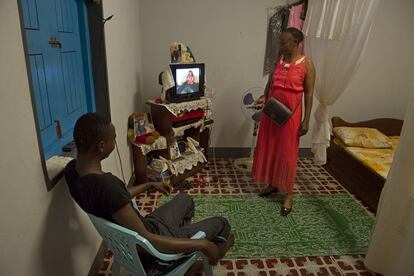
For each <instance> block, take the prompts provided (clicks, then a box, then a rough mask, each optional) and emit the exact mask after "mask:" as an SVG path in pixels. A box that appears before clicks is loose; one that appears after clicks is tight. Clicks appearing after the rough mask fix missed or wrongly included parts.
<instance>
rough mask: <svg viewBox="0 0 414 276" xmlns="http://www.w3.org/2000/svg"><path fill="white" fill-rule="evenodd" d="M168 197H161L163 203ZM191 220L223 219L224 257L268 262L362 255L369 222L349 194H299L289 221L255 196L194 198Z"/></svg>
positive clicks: (276, 205) (270, 203) (275, 206)
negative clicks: (228, 245)
mask: <svg viewBox="0 0 414 276" xmlns="http://www.w3.org/2000/svg"><path fill="white" fill-rule="evenodd" d="M169 198H170V197H162V198H161V202H160V203H161V204H162V203H163V202H166V201H168V200H169ZM193 199H194V201H195V206H196V214H195V220H194V221H198V220H201V219H203V218H207V217H211V216H217V215H220V216H224V217H226V218H227V219H228V220H229V221H230V224H231V226H232V231H233V232H234V235H235V239H236V242H235V246H234V247H233V248H232V249H231V250H230V251H229V252H228V253H227V255H226V258H230V259H231V258H243V257H245V258H269V257H299V256H326V255H348V254H364V253H366V250H367V248H368V242H369V238H370V233H371V229H372V227H373V218H372V217H371V216H370V215H369V214H368V213H367V212H366V211H365V210H364V209H362V208H361V207H359V206H358V204H357V203H356V202H355V200H354V199H353V198H352V197H351V196H349V195H347V194H337V195H297V196H295V197H294V206H293V210H292V212H291V213H290V215H289V216H287V217H281V216H280V215H279V211H280V206H281V204H282V202H283V201H282V198H278V202H277V203H275V201H274V198H273V197H272V198H267V199H263V198H259V197H257V196H256V195H240V196H227V195H223V196H221V195H220V196H219V195H214V196H208V195H195V196H193Z"/></svg>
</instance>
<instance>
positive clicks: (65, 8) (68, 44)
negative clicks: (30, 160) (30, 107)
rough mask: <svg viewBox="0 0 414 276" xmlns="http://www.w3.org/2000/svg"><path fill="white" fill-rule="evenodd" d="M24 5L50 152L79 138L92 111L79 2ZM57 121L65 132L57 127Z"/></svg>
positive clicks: (26, 1)
mask: <svg viewBox="0 0 414 276" xmlns="http://www.w3.org/2000/svg"><path fill="white" fill-rule="evenodd" d="M21 6H22V11H23V22H24V28H25V34H26V41H27V49H28V55H29V63H30V66H29V67H30V70H31V81H32V84H33V85H32V87H33V90H34V97H35V106H36V113H37V118H38V123H39V129H40V134H41V139H42V145H43V150H44V152H45V156H46V158H49V157H51V156H52V155H57V154H60V153H61V148H62V146H63V145H65V144H66V143H68V142H70V141H71V140H72V139H73V137H72V132H73V126H74V124H75V122H76V120H77V119H78V118H79V117H80V116H81V115H83V114H84V113H86V112H87V111H88V106H87V102H86V93H88V91H87V89H86V87H85V80H84V78H85V72H84V68H85V67H84V66H83V60H82V52H81V49H82V48H81V39H80V30H79V19H78V3H77V1H76V0H34V1H33V0H21ZM89 92H90V91H89ZM89 108H90V109H92V107H89ZM57 123H59V125H60V128H61V133H62V134H63V136H60V135H58V133H57V129H56V124H57Z"/></svg>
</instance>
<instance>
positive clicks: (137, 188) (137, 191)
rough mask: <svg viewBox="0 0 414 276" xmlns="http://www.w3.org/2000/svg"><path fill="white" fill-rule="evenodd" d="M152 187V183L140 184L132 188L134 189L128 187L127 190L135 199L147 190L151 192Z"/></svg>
mask: <svg viewBox="0 0 414 276" xmlns="http://www.w3.org/2000/svg"><path fill="white" fill-rule="evenodd" d="M151 187H152V184H151V182H147V183H144V184H140V185H137V186H132V187H128V188H127V190H128V192H129V194H130V195H131V196H132V197H134V196H136V195H138V194H140V193H143V192H146V191H147V190H149V189H150V188H151Z"/></svg>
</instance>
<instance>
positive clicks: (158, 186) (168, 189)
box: [150, 182, 172, 195]
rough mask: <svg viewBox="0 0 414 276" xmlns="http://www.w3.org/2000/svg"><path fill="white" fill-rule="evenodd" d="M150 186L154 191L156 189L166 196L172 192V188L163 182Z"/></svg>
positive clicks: (153, 183) (152, 183)
mask: <svg viewBox="0 0 414 276" xmlns="http://www.w3.org/2000/svg"><path fill="white" fill-rule="evenodd" d="M150 184H151V188H153V189H155V190H157V191H159V192H161V193H163V194H165V195H169V194H170V192H171V190H172V188H171V186H168V187H167V186H166V185H164V183H162V182H150Z"/></svg>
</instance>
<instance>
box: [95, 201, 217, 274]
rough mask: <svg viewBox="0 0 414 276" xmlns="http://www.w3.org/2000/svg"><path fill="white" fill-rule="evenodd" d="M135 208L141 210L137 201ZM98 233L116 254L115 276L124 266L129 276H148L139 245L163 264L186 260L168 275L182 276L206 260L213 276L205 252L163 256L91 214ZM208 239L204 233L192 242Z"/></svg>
mask: <svg viewBox="0 0 414 276" xmlns="http://www.w3.org/2000/svg"><path fill="white" fill-rule="evenodd" d="M132 204H133V205H134V208H135V209H137V210H138V207H137V205H136V202H135V199H133V200H132ZM88 215H89V218H90V219H91V221H92V223H93V225H94V226H95V228H96V230H97V231H98V232H99V234H100V235H101V237H102V239H103V240H104V241H105V243H106V244H107V245H108V247H109V249H110V250H111V251H112V253H113V258H114V260H113V263H112V275H113V276H118V275H119V273H120V269H121V266H123V267H124V268H125V269H126V270H127V271H128V272H129V273H131V274H132V275H136V276H138V275H139V276H141V275H144V276H145V275H147V274H146V272H145V270H144V267H143V266H142V263H141V260H140V258H139V255H138V252H137V247H136V246H137V245H138V246H140V247H141V248H143V249H144V250H146V251H147V252H148V253H149V254H151V255H152V256H154V257H155V258H157V259H158V260H159V261H160V262H162V261H175V260H180V259H181V258H186V260H185V261H184V262H183V263H181V264H180V265H178V266H177V267H175V268H174V269H173V270H172V271H170V272H168V273H167V274H166V275H169V276H173V275H174V276H182V275H184V274H185V272H186V271H187V270H188V269H189V268H190V267H191V266H192V265H193V264H194V262H195V261H197V260H198V259H200V258H201V259H202V260H203V264H204V275H206V276H213V270H212V267H211V266H210V264H209V263H208V259H207V257H206V256H205V255H204V254H202V253H201V252H193V253H190V254H183V253H181V254H166V253H161V252H159V251H158V250H157V249H155V247H154V246H153V245H152V244H151V243H150V242H149V241H148V240H147V239H145V238H144V237H142V236H140V235H139V234H138V233H137V232H135V231H132V230H130V229H127V228H125V227H123V226H120V225H118V224H115V223H112V222H110V221H107V220H105V219H103V218H99V217H96V216H94V215H91V214H88ZM205 236H206V234H205V233H204V232H203V231H199V232H197V233H196V234H195V235H194V236H193V237H192V239H202V238H204V237H205Z"/></svg>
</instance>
